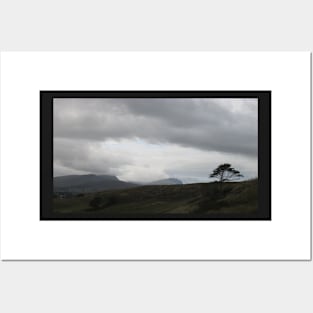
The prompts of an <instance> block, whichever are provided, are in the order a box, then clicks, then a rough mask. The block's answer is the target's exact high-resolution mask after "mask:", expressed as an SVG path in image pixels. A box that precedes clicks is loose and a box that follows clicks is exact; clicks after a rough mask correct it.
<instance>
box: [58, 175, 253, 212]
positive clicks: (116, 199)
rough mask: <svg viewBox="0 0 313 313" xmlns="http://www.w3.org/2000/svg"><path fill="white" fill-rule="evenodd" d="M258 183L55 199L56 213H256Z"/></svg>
mask: <svg viewBox="0 0 313 313" xmlns="http://www.w3.org/2000/svg"><path fill="white" fill-rule="evenodd" d="M257 186H258V184H257V180H256V179H255V180H250V181H244V182H231V183H223V184H218V183H200V184H186V185H159V186H154V185H153V186H140V187H134V188H129V189H123V190H106V191H102V192H95V193H87V194H84V195H82V194H81V195H77V196H73V197H71V198H64V199H59V198H57V199H54V211H55V212H57V213H83V214H86V215H92V214H95V213H97V215H99V214H101V215H102V214H103V216H107V217H109V216H110V215H123V214H125V215H134V217H136V216H137V215H140V214H148V215H150V214H151V215H154V214H184V215H186V214H190V213H192V214H201V215H203V214H216V213H221V214H223V213H225V214H226V213H250V212H254V211H256V210H257Z"/></svg>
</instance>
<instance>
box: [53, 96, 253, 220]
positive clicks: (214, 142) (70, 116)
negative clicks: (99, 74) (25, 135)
mask: <svg viewBox="0 0 313 313" xmlns="http://www.w3.org/2000/svg"><path fill="white" fill-rule="evenodd" d="M52 210H53V212H54V213H56V214H58V215H59V216H60V215H61V216H64V217H66V216H67V215H73V214H78V215H79V216H80V217H82V218H84V217H86V218H92V217H95V218H99V219H152V220H153V219H194V218H195V219H210V218H211V217H218V218H221V219H223V218H225V219H227V218H228V217H229V216H237V215H238V216H244V215H245V214H246V215H250V214H253V213H255V212H257V210H258V99H257V98H235V97H234V98H229V97H225V98H140V97H138V98H101V97H99V98H94V97H93V98H68V97H67V98H55V99H53V209H52Z"/></svg>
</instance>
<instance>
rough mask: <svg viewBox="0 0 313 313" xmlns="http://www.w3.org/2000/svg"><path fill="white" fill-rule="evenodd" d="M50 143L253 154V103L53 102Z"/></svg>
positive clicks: (196, 101) (219, 100) (241, 101)
mask: <svg viewBox="0 0 313 313" xmlns="http://www.w3.org/2000/svg"><path fill="white" fill-rule="evenodd" d="M54 135H55V137H56V138H67V139H80V140H81V139H86V140H87V141H89V142H90V141H95V142H103V141H105V140H107V139H114V140H122V139H133V138H141V139H144V140H146V141H147V142H150V143H170V144H178V145H181V146H184V147H192V148H196V149H201V150H205V151H219V152H224V153H231V154H241V155H246V156H254V157H256V155H257V100H256V99H56V100H55V102H54Z"/></svg>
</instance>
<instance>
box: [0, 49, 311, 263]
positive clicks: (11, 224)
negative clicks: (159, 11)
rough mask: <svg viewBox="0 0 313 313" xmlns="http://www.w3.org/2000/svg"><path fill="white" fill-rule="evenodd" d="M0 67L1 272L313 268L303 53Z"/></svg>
mask: <svg viewBox="0 0 313 313" xmlns="http://www.w3.org/2000/svg"><path fill="white" fill-rule="evenodd" d="M0 62H1V64H0V70H1V82H0V84H1V85H0V91H1V92H0V101H1V115H0V118H1V123H0V126H1V132H0V136H1V160H0V161H1V169H0V172H1V197H0V201H1V219H0V223H1V225H0V232H1V234H0V249H1V251H0V256H1V259H2V260H97V261H100V260H104V261H106V260H110V261H111V260H154V261H158V260H162V261H164V260H183V261H221V260H222V261H234V260H235V261H242V260H244V261H248V260H267V261H268V260H271V261H272V260H275V261H277V260H288V261H291V260H297V261H298V260H301V261H308V260H311V252H312V251H311V246H312V244H311V229H312V228H311V135H310V134H311V85H312V81H311V73H312V72H311V53H309V52H3V53H1V55H0ZM300 168H301V170H299V169H300Z"/></svg>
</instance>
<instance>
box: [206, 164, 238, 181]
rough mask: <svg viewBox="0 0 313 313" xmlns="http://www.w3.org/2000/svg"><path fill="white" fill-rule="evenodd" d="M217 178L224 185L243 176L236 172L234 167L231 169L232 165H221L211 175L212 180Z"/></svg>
mask: <svg viewBox="0 0 313 313" xmlns="http://www.w3.org/2000/svg"><path fill="white" fill-rule="evenodd" d="M214 177H215V178H217V179H218V181H219V182H220V183H224V182H227V181H231V180H236V179H238V178H240V177H243V175H241V174H240V172H239V171H237V170H235V169H234V168H233V167H231V165H230V164H228V163H225V164H221V165H219V166H218V167H217V168H216V169H215V170H214V171H213V173H212V174H211V175H210V178H214Z"/></svg>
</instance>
